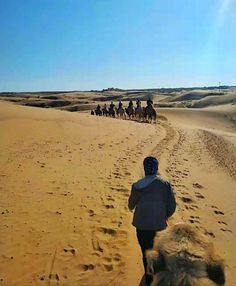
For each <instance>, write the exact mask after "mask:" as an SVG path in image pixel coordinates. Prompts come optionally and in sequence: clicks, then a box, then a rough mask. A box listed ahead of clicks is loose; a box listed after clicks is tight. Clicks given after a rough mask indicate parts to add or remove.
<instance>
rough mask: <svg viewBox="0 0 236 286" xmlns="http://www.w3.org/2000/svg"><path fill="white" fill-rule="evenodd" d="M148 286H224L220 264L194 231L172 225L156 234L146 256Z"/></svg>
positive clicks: (194, 229)
mask: <svg viewBox="0 0 236 286" xmlns="http://www.w3.org/2000/svg"><path fill="white" fill-rule="evenodd" d="M146 257H147V263H148V266H147V269H148V273H149V274H150V275H153V282H152V284H151V286H216V285H224V284H225V273H224V265H223V261H222V260H221V259H220V258H219V257H218V256H217V255H216V254H215V252H214V248H213V244H212V243H211V242H210V241H209V240H208V238H207V237H206V236H205V235H203V234H202V233H200V231H198V230H197V229H196V228H194V227H192V226H190V225H186V224H182V223H181V224H176V225H174V226H172V227H169V228H168V229H167V230H164V231H162V232H160V233H158V234H157V236H156V238H155V241H154V247H153V249H152V250H148V251H147V252H146Z"/></svg>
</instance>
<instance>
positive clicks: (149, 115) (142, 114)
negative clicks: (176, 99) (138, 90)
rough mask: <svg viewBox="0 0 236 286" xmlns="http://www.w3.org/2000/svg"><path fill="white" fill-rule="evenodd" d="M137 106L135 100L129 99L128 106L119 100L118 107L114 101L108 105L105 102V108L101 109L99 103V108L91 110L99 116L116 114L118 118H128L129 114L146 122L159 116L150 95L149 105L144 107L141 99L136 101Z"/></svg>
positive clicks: (130, 117)
mask: <svg viewBox="0 0 236 286" xmlns="http://www.w3.org/2000/svg"><path fill="white" fill-rule="evenodd" d="M136 105H137V106H136V107H135V108H134V104H133V101H132V100H130V101H129V105H128V107H127V108H124V107H123V103H122V102H121V101H119V104H118V108H117V107H116V106H115V104H114V103H113V101H112V102H111V104H110V105H109V107H107V104H106V103H105V104H104V106H103V108H102V109H101V106H100V104H98V105H97V108H96V109H95V111H93V110H92V111H91V115H97V116H101V115H103V116H110V117H113V118H115V117H116V116H117V117H118V118H122V119H126V117H127V116H128V118H129V119H133V120H134V119H135V120H138V121H139V122H141V121H144V122H149V123H151V122H152V121H153V122H156V118H157V113H156V110H155V108H154V107H153V101H152V100H151V98H150V97H149V98H148V100H147V106H146V107H142V106H141V105H142V102H141V100H137V101H136Z"/></svg>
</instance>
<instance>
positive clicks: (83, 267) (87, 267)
mask: <svg viewBox="0 0 236 286" xmlns="http://www.w3.org/2000/svg"><path fill="white" fill-rule="evenodd" d="M95 267H96V265H94V264H79V267H78V268H79V270H81V271H88V270H94V269H95Z"/></svg>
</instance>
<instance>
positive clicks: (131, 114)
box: [125, 105, 135, 119]
mask: <svg viewBox="0 0 236 286" xmlns="http://www.w3.org/2000/svg"><path fill="white" fill-rule="evenodd" d="M125 111H126V113H127V115H128V117H129V119H132V118H133V117H134V115H135V110H134V107H133V106H132V105H129V106H128V107H127V108H125Z"/></svg>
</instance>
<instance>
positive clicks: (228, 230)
mask: <svg viewBox="0 0 236 286" xmlns="http://www.w3.org/2000/svg"><path fill="white" fill-rule="evenodd" d="M220 230H222V231H224V232H231V233H232V230H230V229H225V228H221V229H220Z"/></svg>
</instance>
